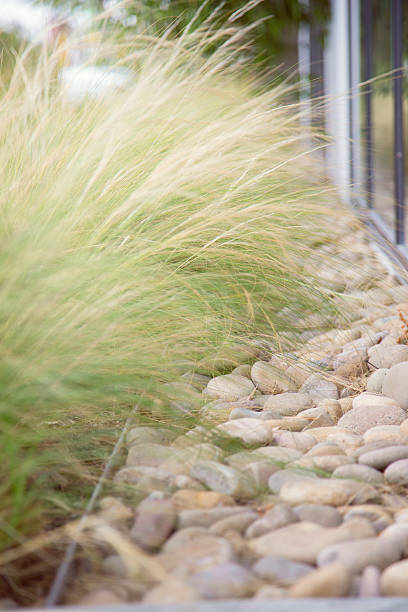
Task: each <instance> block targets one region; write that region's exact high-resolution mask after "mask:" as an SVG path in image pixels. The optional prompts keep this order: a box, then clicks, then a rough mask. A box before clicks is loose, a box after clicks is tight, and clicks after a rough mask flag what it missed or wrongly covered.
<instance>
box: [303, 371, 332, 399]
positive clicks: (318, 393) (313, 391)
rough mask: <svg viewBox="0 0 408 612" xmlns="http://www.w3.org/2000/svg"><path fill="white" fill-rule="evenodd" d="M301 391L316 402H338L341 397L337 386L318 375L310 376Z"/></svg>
mask: <svg viewBox="0 0 408 612" xmlns="http://www.w3.org/2000/svg"><path fill="white" fill-rule="evenodd" d="M299 391H300V393H306V394H308V395H309V396H310V397H311V398H312V399H313V400H314V401H315V402H320V401H321V400H323V399H334V400H336V399H337V398H338V397H339V392H338V390H337V387H336V385H335V384H334V383H332V382H331V381H329V380H326V379H325V378H322V377H321V376H319V375H318V374H312V375H311V376H309V378H307V379H306V380H305V382H304V383H303V385H302V386H301V387H300V389H299Z"/></svg>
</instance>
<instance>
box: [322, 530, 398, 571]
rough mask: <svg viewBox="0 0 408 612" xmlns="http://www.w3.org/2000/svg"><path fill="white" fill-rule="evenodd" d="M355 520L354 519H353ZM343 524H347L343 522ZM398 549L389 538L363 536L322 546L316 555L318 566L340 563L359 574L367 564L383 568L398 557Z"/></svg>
mask: <svg viewBox="0 0 408 612" xmlns="http://www.w3.org/2000/svg"><path fill="white" fill-rule="evenodd" d="M354 520H355V519H354ZM344 524H345V525H346V524H347V522H346V523H344ZM400 556H401V554H400V551H399V549H398V548H397V547H395V546H394V543H393V542H392V541H391V540H388V541H386V540H381V539H380V538H377V537H373V538H365V539H361V540H359V541H358V542H357V541H355V542H340V543H338V544H334V545H331V546H328V547H327V548H324V549H323V550H322V551H321V552H320V553H319V555H318V557H317V563H318V565H319V566H322V565H327V564H329V563H335V562H336V563H337V562H339V563H342V564H343V565H345V566H346V567H347V568H348V569H349V570H350V571H351V572H352V573H353V574H359V573H360V572H362V571H363V569H364V568H365V567H367V566H368V565H375V566H376V567H378V568H379V569H384V568H386V567H388V566H389V565H391V563H394V562H395V561H398V560H399V559H400Z"/></svg>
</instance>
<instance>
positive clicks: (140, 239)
mask: <svg viewBox="0 0 408 612" xmlns="http://www.w3.org/2000/svg"><path fill="white" fill-rule="evenodd" d="M219 39H223V42H222V44H219V45H217V46H215V45H214V44H213V43H214V41H215V40H219ZM77 44H78V45H79V46H80V45H81V44H84V43H83V42H82V41H77ZM247 46H248V43H247V39H246V36H245V32H244V34H242V33H239V32H238V31H236V30H234V29H233V28H232V27H231V25H228V29H227V30H224V31H222V30H219V29H217V28H214V27H212V26H211V24H209V23H206V24H205V26H201V27H200V29H198V30H194V29H192V30H191V31H186V32H185V34H184V35H183V36H182V37H181V38H179V39H175V40H174V39H173V40H171V38H170V37H168V36H166V35H164V36H163V37H162V38H160V39H158V40H156V39H154V38H151V37H149V36H147V35H140V36H137V37H134V38H129V39H121V40H120V41H118V42H115V41H114V40H112V39H111V40H106V41H105V42H101V43H100V44H98V46H97V48H95V49H94V53H93V55H92V58H91V61H92V62H93V63H98V62H103V61H107V60H109V62H110V63H111V65H116V66H117V67H124V66H125V67H126V68H127V69H128V70H129V71H130V73H131V74H132V79H131V81H130V82H129V83H128V85H127V86H126V87H124V88H123V89H121V90H119V91H118V90H115V91H112V92H111V93H110V94H109V95H106V96H105V97H104V98H103V99H100V98H98V97H95V96H91V95H89V96H86V97H85V98H84V99H83V100H82V101H80V102H79V103H78V102H75V103H74V102H73V101H72V100H71V99H70V97H69V95H67V91H66V90H65V89H64V84H63V81H61V80H60V79H59V78H58V62H59V52H60V51H58V50H55V51H54V52H49V50H48V51H47V50H46V49H45V50H44V51H43V53H42V55H41V57H40V58H39V59H38V61H37V62H36V63H35V66H34V69H32V66H31V63H30V59H31V56H30V53H31V51H30V49H27V50H26V51H25V52H24V53H23V54H22V55H21V56H20V57H18V58H17V61H16V68H15V72H14V75H13V77H12V78H11V80H10V83H9V85H8V88H7V90H6V91H5V92H4V94H3V97H2V104H1V108H0V138H1V144H0V167H1V185H2V189H1V194H0V210H1V216H0V231H1V245H0V253H1V258H0V321H1V323H0V325H1V344H0V346H1V357H0V383H1V400H0V419H1V433H0V440H1V448H2V451H3V453H2V462H1V467H0V473H1V483H2V484H1V501H0V519H1V523H0V533H1V542H2V545H6V544H7V545H9V544H10V543H11V541H12V537H11V535H10V533H11V532H10V530H8V529H7V528H6V526H7V525H8V526H10V529H12V528H13V529H18V530H22V531H24V530H25V531H26V532H30V531H32V530H33V529H34V528H35V526H36V524H37V523H36V520H35V517H37V518H38V517H39V515H40V514H41V510H43V509H44V507H45V506H47V507H48V509H49V507H50V504H51V502H52V503H53V504H57V506H54V507H56V508H57V510H56V512H62V511H63V510H64V508H66V504H67V503H68V507H69V508H71V507H75V506H76V505H77V506H78V507H80V506H81V503H82V500H83V496H84V495H85V494H86V492H87V490H88V487H89V485H91V484H92V482H93V480H94V477H95V473H96V472H97V471H98V467H99V466H100V463H101V461H102V460H103V459H104V457H105V456H106V455H107V452H108V451H107V448H108V447H109V445H110V444H111V443H112V442H113V441H114V438H115V432H116V431H117V430H118V429H119V427H120V424H121V423H122V422H123V419H124V415H125V414H127V411H128V409H129V406H131V405H132V404H134V403H135V402H136V400H137V399H138V397H139V396H140V394H141V393H142V392H144V394H145V397H146V398H147V400H148V401H150V400H151V398H154V397H156V395H157V393H159V391H158V388H159V386H160V385H161V384H162V383H165V382H168V381H173V380H176V379H177V377H178V376H180V375H181V374H183V373H184V372H186V371H198V372H203V373H209V374H213V373H215V372H216V371H217V368H219V367H220V363H221V364H222V363H224V364H227V363H232V361H233V359H234V358H235V357H234V356H236V355H237V349H236V347H238V348H239V347H241V348H242V347H245V346H248V343H249V342H250V341H251V340H252V339H254V338H255V337H263V338H266V339H268V341H269V342H270V343H272V345H275V346H279V347H281V346H286V345H287V344H288V342H287V341H286V340H285V336H284V335H281V336H280V335H279V334H280V333H281V332H291V333H292V332H301V331H302V330H303V329H304V324H303V321H304V317H306V315H307V314H308V313H310V312H318V313H319V314H320V316H321V318H323V320H324V317H325V316H326V315H327V316H330V315H331V314H332V313H333V306H332V304H331V303H330V299H329V297H328V296H329V294H328V292H327V291H325V289H324V288H321V287H320V283H319V281H318V279H317V278H315V277H314V275H313V274H312V273H311V272H310V267H311V264H312V263H313V261H314V260H313V257H314V255H313V246H314V245H315V244H316V243H319V242H322V241H323V242H324V241H326V240H328V238H327V236H328V234H329V232H328V231H327V226H328V223H330V224H332V223H333V220H330V221H328V218H327V217H328V212H327V210H326V209H325V208H324V207H322V206H321V204H320V200H321V199H322V198H324V192H325V191H327V189H329V188H328V187H327V186H324V185H322V184H321V182H320V181H319V180H316V179H314V178H313V172H314V171H313V163H311V162H310V160H309V159H308V157H307V155H305V152H304V142H303V139H304V135H303V132H302V129H301V127H300V126H299V123H298V114H299V111H298V108H297V107H296V106H295V105H292V106H291V105H290V104H288V103H287V100H286V97H285V96H286V94H287V91H285V87H284V86H282V85H279V86H276V87H272V88H264V89H260V88H259V87H258V86H257V84H256V83H255V81H254V80H251V78H250V77H249V76H248V74H247V73H246V71H245V69H244V68H243V65H242V61H241V58H242V51H243V50H245V49H246V48H247ZM210 48H211V49H215V50H214V51H213V52H212V53H208V49H210ZM115 62H116V63H115ZM28 66H29V68H28ZM306 263H307V264H308V268H307V269H306V268H305V264H306ZM288 312H289V313H290V315H291V316H290V317H288V316H287V313H288ZM292 335H293V334H292ZM231 347H232V348H231ZM234 347H235V348H234ZM241 353H242V351H241ZM225 354H226V355H227V356H228V355H229V356H231V355H232V356H233V359H232V361H231V358H230V357H228V359H227V360H224V362H223V361H222V359H223V356H224V355H225ZM237 359H238V361H239V358H238V357H237ZM220 360H221V361H220ZM147 408H148V406H147ZM147 408H146V409H147ZM162 409H163V411H164V412H165V411H166V410H167V409H168V402H166V400H162ZM163 418H164V417H163ZM53 491H54V492H55V491H58V492H60V493H64V494H66V498H65V500H67V499H68V502H67V501H65V502H64V501H62V500H61V497H57V498H56V497H55V494H54V493H53ZM58 500H59V501H58Z"/></svg>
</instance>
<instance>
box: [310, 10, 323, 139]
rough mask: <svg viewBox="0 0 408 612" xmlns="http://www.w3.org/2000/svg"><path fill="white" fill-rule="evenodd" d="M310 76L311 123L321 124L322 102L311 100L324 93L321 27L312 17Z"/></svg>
mask: <svg viewBox="0 0 408 612" xmlns="http://www.w3.org/2000/svg"><path fill="white" fill-rule="evenodd" d="M313 10H314V2H313V0H311V2H310V15H311V16H313ZM310 76H311V95H312V125H313V126H315V127H318V128H319V127H320V128H321V126H322V110H321V109H322V104H321V101H320V102H318V101H315V102H313V99H314V98H320V97H321V96H322V95H323V93H324V86H323V46H322V29H321V26H320V24H318V23H316V22H315V21H314V20H313V19H312V22H311V25H310Z"/></svg>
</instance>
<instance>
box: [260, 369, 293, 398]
mask: <svg viewBox="0 0 408 612" xmlns="http://www.w3.org/2000/svg"><path fill="white" fill-rule="evenodd" d="M251 378H252V380H253V382H254V384H255V385H256V387H257V388H258V389H259V390H260V391H262V393H272V394H275V393H281V392H283V391H295V390H296V386H295V383H294V382H293V381H292V380H291V379H290V378H289V376H286V375H285V374H284V373H283V372H282V371H280V369H279V368H278V367H276V366H274V365H272V364H271V363H267V362H265V361H256V362H255V363H254V365H253V366H252V370H251Z"/></svg>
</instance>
